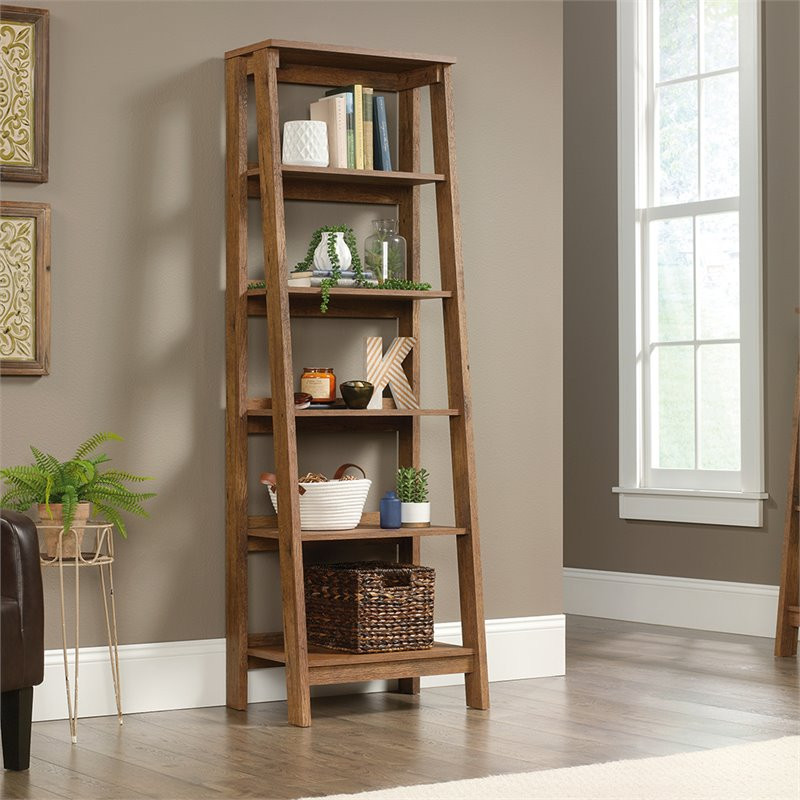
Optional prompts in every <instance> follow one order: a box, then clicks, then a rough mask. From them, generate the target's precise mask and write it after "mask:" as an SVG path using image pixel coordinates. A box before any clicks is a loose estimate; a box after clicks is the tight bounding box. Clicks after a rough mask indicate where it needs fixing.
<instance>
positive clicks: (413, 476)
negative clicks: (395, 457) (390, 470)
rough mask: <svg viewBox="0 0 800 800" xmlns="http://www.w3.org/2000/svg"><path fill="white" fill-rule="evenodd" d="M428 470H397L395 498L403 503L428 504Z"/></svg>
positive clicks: (405, 468)
mask: <svg viewBox="0 0 800 800" xmlns="http://www.w3.org/2000/svg"><path fill="white" fill-rule="evenodd" d="M428 478H429V475H428V470H426V469H415V468H414V467H400V469H398V470H397V496H398V497H399V498H400V501H401V502H403V503H427V502H428Z"/></svg>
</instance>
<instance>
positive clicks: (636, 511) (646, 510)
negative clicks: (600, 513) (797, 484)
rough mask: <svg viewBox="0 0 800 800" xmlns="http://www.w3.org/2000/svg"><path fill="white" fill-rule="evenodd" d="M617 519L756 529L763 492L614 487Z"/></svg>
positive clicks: (761, 509) (760, 524)
mask: <svg viewBox="0 0 800 800" xmlns="http://www.w3.org/2000/svg"><path fill="white" fill-rule="evenodd" d="M612 491H613V492H614V493H615V494H618V495H619V516H620V519H647V520H655V521H658V522H689V523H696V524H700V525H733V526H737V527H745V528H760V527H762V525H763V524H764V521H763V510H764V500H766V499H767V497H768V495H767V494H766V493H765V492H709V491H701V490H697V489H649V488H648V489H636V488H633V489H628V488H624V487H620V486H615V487H614V488H613V489H612Z"/></svg>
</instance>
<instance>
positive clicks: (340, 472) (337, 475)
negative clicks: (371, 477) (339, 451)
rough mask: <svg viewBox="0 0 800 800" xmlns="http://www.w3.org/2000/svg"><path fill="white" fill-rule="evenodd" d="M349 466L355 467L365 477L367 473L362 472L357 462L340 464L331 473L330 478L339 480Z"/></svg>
mask: <svg viewBox="0 0 800 800" xmlns="http://www.w3.org/2000/svg"><path fill="white" fill-rule="evenodd" d="M350 467H355V469H357V470H358V471H359V472H360V473H361V474H362V475H363V476H364V478H366V477H367V473H366V472H364V470H363V469H362V468H361V467H359V466H358V464H342V465H341V466H340V467H339V468H338V469H337V470H336V472H334V473H333V479H332V480H335V481H340V480H341V479H342V478H343V477H344V474H345V472H347V470H348V469H350Z"/></svg>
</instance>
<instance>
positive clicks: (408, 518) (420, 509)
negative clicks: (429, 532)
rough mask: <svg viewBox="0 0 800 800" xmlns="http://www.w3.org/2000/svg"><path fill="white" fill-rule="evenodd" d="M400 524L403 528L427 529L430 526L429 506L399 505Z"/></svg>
mask: <svg viewBox="0 0 800 800" xmlns="http://www.w3.org/2000/svg"><path fill="white" fill-rule="evenodd" d="M400 522H401V524H402V526H403V527H404V528H427V527H428V526H429V525H430V524H431V504H430V503H400Z"/></svg>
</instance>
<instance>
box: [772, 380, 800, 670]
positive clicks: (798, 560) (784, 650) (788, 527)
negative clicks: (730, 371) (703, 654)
mask: <svg viewBox="0 0 800 800" xmlns="http://www.w3.org/2000/svg"><path fill="white" fill-rule="evenodd" d="M798 628H800V368H798V370H797V380H796V382H795V385H794V413H793V415H792V449H791V456H790V458H789V488H788V490H787V493H786V521H785V524H784V529H783V557H782V564H781V588H780V591H779V593H778V622H777V625H776V629H775V655H776V656H794V655H797V630H798Z"/></svg>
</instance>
